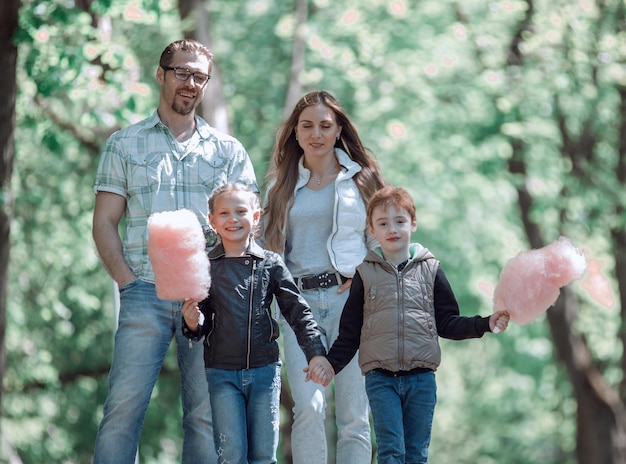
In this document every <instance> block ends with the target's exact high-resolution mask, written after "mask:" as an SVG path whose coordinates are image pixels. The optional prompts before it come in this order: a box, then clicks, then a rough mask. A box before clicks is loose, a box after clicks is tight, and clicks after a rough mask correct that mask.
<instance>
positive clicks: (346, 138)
mask: <svg viewBox="0 0 626 464" xmlns="http://www.w3.org/2000/svg"><path fill="white" fill-rule="evenodd" d="M316 105H324V106H325V107H327V108H329V109H331V110H332V111H333V113H334V114H335V119H336V122H337V125H338V126H340V127H341V135H340V137H339V139H338V140H336V141H335V147H337V148H342V149H343V150H344V151H345V152H346V153H347V154H348V156H349V157H350V158H351V159H352V160H353V161H355V162H356V163H358V164H359V165H360V166H361V170H360V171H359V172H358V173H357V174H355V176H354V178H353V179H354V182H355V183H356V185H357V187H358V189H359V192H360V193H361V198H362V200H363V202H364V203H365V204H367V202H368V201H369V198H370V197H371V196H372V194H373V193H374V192H375V191H376V190H378V189H379V188H381V187H382V186H384V185H385V181H384V179H383V175H382V173H381V172H380V169H379V167H378V163H377V162H376V160H375V159H374V156H373V154H372V153H371V151H370V150H369V149H367V148H365V147H364V146H363V143H362V142H361V138H360V137H359V134H358V132H357V130H356V128H355V127H354V126H353V125H352V122H350V119H349V118H348V115H347V114H346V112H345V110H344V109H343V107H342V106H341V105H340V104H339V102H338V101H337V100H336V99H335V98H334V97H333V96H332V95H331V94H330V93H328V92H325V91H321V92H311V93H308V94H306V95H305V96H304V97H302V98H301V99H300V100H299V101H298V103H296V106H295V108H294V109H293V111H292V112H291V115H290V116H289V117H288V118H287V120H286V121H285V122H284V123H283V124H282V126H281V127H280V128H279V129H278V132H277V133H276V142H275V144H274V150H273V152H272V160H271V162H270V168H269V170H268V174H267V178H266V181H265V184H266V185H265V186H266V187H267V185H268V184H270V183H271V182H273V186H272V187H271V189H270V190H269V191H268V194H267V206H266V209H265V211H264V215H265V217H266V221H265V245H266V246H267V248H269V249H270V250H273V251H276V252H278V253H282V252H283V251H284V249H285V231H286V229H287V217H288V213H289V209H290V208H291V206H292V205H293V200H294V195H295V192H294V191H295V188H296V183H297V181H298V163H299V161H300V158H301V157H302V155H303V154H304V152H303V150H302V148H301V147H300V145H299V144H298V141H297V140H296V134H295V128H296V126H297V125H298V120H299V119H300V114H301V113H302V111H303V110H304V109H305V108H308V107H309V106H316Z"/></svg>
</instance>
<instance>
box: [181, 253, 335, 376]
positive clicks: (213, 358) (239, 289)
mask: <svg viewBox="0 0 626 464" xmlns="http://www.w3.org/2000/svg"><path fill="white" fill-rule="evenodd" d="M209 261H210V263H211V289H210V290H209V296H208V297H207V298H206V299H205V300H203V301H202V302H200V304H199V307H200V309H201V311H202V313H203V314H204V318H205V319H204V323H203V325H201V326H200V328H199V330H198V333H197V334H193V333H191V332H190V331H189V328H188V327H187V325H186V324H185V321H184V319H183V334H184V335H185V336H187V337H188V338H190V339H192V340H200V339H201V338H202V337H205V339H204V364H205V367H207V368H209V367H212V368H218V369H249V368H252V367H260V366H265V365H267V364H270V363H274V362H278V361H279V359H280V356H279V350H278V343H277V341H276V339H277V338H278V335H279V333H278V322H277V321H276V319H275V318H274V317H273V315H272V308H271V303H272V301H273V298H274V297H276V300H277V302H278V305H277V307H278V306H280V310H281V312H282V314H283V316H284V318H285V320H286V321H287V322H288V323H289V325H290V326H291V327H292V328H293V329H294V332H295V334H296V336H297V338H298V342H299V344H300V347H301V348H302V350H303V351H304V354H305V355H306V358H307V361H310V360H311V358H312V357H313V356H315V355H326V349H325V348H324V344H323V343H322V339H321V332H320V330H321V329H320V328H319V327H318V326H317V323H316V322H315V320H314V319H313V315H312V314H311V309H310V308H309V305H308V304H307V302H306V300H305V299H304V298H303V297H302V296H301V295H300V293H299V292H298V288H297V287H296V284H295V282H294V280H293V277H292V276H291V274H290V273H289V270H288V269H287V266H286V265H285V263H284V262H283V260H282V258H281V257H280V256H279V255H278V254H277V253H274V252H272V251H269V250H264V249H263V248H261V247H260V246H259V245H258V244H256V243H255V242H254V241H251V244H250V246H249V247H248V251H247V253H246V255H245V256H241V257H235V258H232V257H226V256H225V253H224V248H223V247H222V245H221V244H220V245H217V246H216V247H215V248H214V249H213V250H211V251H210V252H209ZM275 306H276V305H275Z"/></svg>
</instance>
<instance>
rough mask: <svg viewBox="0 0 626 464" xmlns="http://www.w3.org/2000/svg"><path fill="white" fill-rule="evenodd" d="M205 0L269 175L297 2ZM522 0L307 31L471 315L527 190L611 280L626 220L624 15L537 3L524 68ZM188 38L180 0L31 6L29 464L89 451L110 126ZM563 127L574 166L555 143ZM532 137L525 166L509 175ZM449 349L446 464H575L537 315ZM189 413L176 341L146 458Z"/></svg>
mask: <svg viewBox="0 0 626 464" xmlns="http://www.w3.org/2000/svg"><path fill="white" fill-rule="evenodd" d="M81 3H89V2H81ZM207 7H208V8H209V9H210V14H211V20H212V30H211V35H212V37H213V40H214V43H213V44H212V49H213V51H214V53H215V56H216V64H217V67H218V70H219V73H220V76H221V78H222V81H223V83H224V93H225V97H226V101H227V102H228V105H229V111H230V115H231V119H232V124H233V125H232V127H233V133H234V135H235V136H236V137H238V138H239V139H240V140H241V141H242V142H243V143H244V145H245V146H246V147H247V149H248V151H249V153H250V155H251V157H252V159H253V162H254V164H255V168H256V171H257V175H258V178H259V180H260V181H262V179H263V176H264V174H265V171H266V169H267V163H268V159H269V155H270V153H271V150H272V144H273V141H274V134H275V131H276V128H277V127H278V124H279V123H280V119H281V115H282V111H283V104H284V100H285V96H286V92H287V86H288V84H289V76H290V67H291V53H292V50H291V47H292V37H293V34H294V23H295V15H294V12H293V11H292V8H293V5H291V4H290V3H289V2H271V1H267V0H265V1H263V0H261V1H245V0H233V1H228V2H219V1H212V2H208V3H207ZM527 7H528V5H527V4H526V3H525V2H523V1H519V2H488V1H485V0H467V1H464V2H453V1H444V2H442V1H438V0H425V1H421V2H409V1H406V0H400V1H394V2H389V1H383V0H347V1H345V2H339V3H333V2H330V1H328V0H314V1H312V2H309V17H308V23H307V25H306V28H305V30H304V31H302V33H303V34H304V36H305V39H306V46H307V52H306V69H305V71H304V73H303V75H302V76H301V82H302V84H303V86H304V88H305V91H308V90H312V89H326V90H329V91H331V92H332V93H333V94H335V95H336V96H337V97H338V98H339V99H340V100H341V101H342V103H343V104H344V106H345V107H346V108H347V110H348V112H349V113H350V115H351V116H352V118H353V120H354V122H355V124H356V126H357V128H358V129H359V130H360V132H361V134H362V136H363V139H364V141H365V143H366V145H367V146H368V147H370V148H371V149H372V150H373V151H374V152H375V153H376V154H377V157H378V160H379V163H380V164H381V167H382V169H383V172H384V174H385V176H386V178H387V180H388V181H390V182H391V183H393V184H396V185H400V186H404V187H406V188H407V189H409V190H410V192H411V193H412V194H413V195H414V198H415V200H416V202H417V205H418V231H417V232H416V234H415V240H417V241H420V242H421V243H423V244H424V245H425V246H427V247H428V248H430V249H431V250H432V251H433V252H434V253H435V255H436V256H437V257H438V258H439V259H440V260H441V262H442V266H443V267H444V269H445V270H446V273H447V274H448V276H449V278H450V281H451V283H452V285H453V288H454V289H455V293H456V295H457V298H458V300H459V302H460V305H461V310H462V314H464V315H473V314H483V315H486V314H488V313H489V311H490V307H491V300H490V295H491V293H490V292H491V290H492V289H493V286H494V285H495V283H496V282H497V279H498V275H499V271H500V269H501V268H502V266H503V265H504V264H505V262H506V260H507V259H509V258H510V257H512V256H514V255H515V254H516V253H517V252H518V251H520V250H522V249H525V248H527V247H528V244H527V243H526V242H525V238H524V233H523V230H522V225H521V221H520V219H519V211H518V210H517V206H516V201H517V198H516V188H518V187H521V186H526V187H527V188H528V189H529V191H530V193H531V194H532V195H533V198H534V199H535V208H534V210H533V211H532V217H533V218H534V219H535V220H536V221H537V222H538V223H539V224H540V226H541V228H542V231H543V234H544V236H545V239H546V240H547V241H551V240H553V239H555V238H556V237H557V236H558V235H559V234H561V233H565V234H567V235H568V236H570V237H571V238H572V240H573V241H574V242H575V243H577V244H580V245H581V246H582V247H584V248H585V250H586V252H587V253H588V255H589V256H591V257H597V258H598V260H599V261H600V262H601V263H602V264H603V265H604V271H603V272H604V275H607V276H609V277H610V276H611V275H612V273H613V266H614V263H613V261H612V257H611V245H610V237H609V236H608V235H607V229H606V224H607V223H610V224H618V225H619V224H620V221H622V222H621V227H624V223H623V222H624V218H623V217H618V216H616V213H615V210H616V206H618V205H624V204H626V198H625V197H624V195H625V194H624V188H623V185H621V184H620V183H619V182H617V180H616V176H615V166H616V156H617V147H618V144H619V140H620V137H621V134H620V133H619V128H618V127H617V126H616V124H615V121H616V120H617V112H618V104H619V99H618V97H619V95H618V90H619V89H620V87H619V86H620V85H624V83H625V82H626V78H625V77H624V71H623V69H624V68H623V64H624V59H625V58H626V57H624V51H623V50H624V49H625V48H624V36H623V33H622V34H618V33H617V32H616V30H617V25H616V24H615V23H614V20H613V19H612V18H613V17H614V16H615V14H613V13H615V12H614V11H605V12H603V14H600V12H599V11H597V10H596V9H594V8H595V7H593V6H592V4H589V3H585V4H583V3H581V4H571V2H561V1H554V2H535V9H536V11H535V15H534V16H533V18H534V19H533V23H532V27H530V28H528V29H527V30H526V31H525V32H524V33H523V34H522V39H523V40H522V43H521V46H520V50H521V53H522V55H523V58H524V62H523V63H522V64H520V65H513V64H511V63H510V62H508V61H507V60H508V59H509V58H510V55H509V54H510V49H509V44H510V43H511V40H512V37H513V34H514V33H515V31H516V30H517V27H518V26H519V24H520V21H521V20H522V19H523V18H524V15H525V13H526V9H527ZM622 7H623V6H622ZM606 8H607V9H610V8H619V6H618V5H617V3H610V4H607V5H606ZM622 17H623V16H622ZM180 30H181V25H180V18H179V17H178V12H177V10H176V5H175V4H174V3H173V2H169V1H156V0H154V1H149V0H144V1H138V2H131V3H129V2H124V1H122V0H106V1H105V0H96V1H94V2H91V4H90V10H89V11H83V10H80V9H79V8H78V7H77V6H76V5H74V2H66V1H60V0H40V1H37V2H34V1H24V2H23V6H22V9H21V11H20V30H19V32H18V34H17V36H16V41H17V44H18V47H19V66H20V68H19V71H18V76H17V77H18V84H19V95H18V102H17V105H18V106H17V109H18V116H17V117H18V121H17V123H18V124H17V131H16V134H15V142H16V163H15V173H14V179H13V190H14V194H15V222H14V223H13V226H12V235H11V239H12V250H11V268H10V269H11V276H10V286H9V301H8V311H7V313H8V314H7V317H8V328H7V334H6V337H7V338H6V344H7V350H8V365H7V372H6V376H5V379H4V382H5V389H6V395H5V396H4V403H3V405H2V406H3V417H2V430H3V436H4V440H5V441H7V442H8V443H10V444H11V445H12V446H13V447H14V449H15V450H16V451H17V452H18V453H19V455H20V457H21V458H22V460H23V461H24V462H25V463H31V462H32V463H35V462H88V461H89V459H90V456H91V452H92V447H93V441H94V439H95V433H96V430H97V426H98V423H99V420H100V417H101V411H102V403H103V401H104V398H105V396H106V388H107V385H106V383H107V379H106V375H107V371H108V366H109V363H110V357H111V351H112V346H113V338H112V337H113V331H114V322H113V319H114V315H113V313H114V310H113V292H112V287H111V283H110V279H109V278H108V276H107V275H106V273H105V272H104V270H103V269H102V266H101V265H100V263H99V261H98V258H97V256H96V253H95V250H94V246H93V243H92V239H91V214H92V208H93V191H92V184H93V176H94V173H95V170H96V166H97V161H98V156H99V149H100V147H101V146H102V144H103V142H104V140H105V139H106V137H107V136H108V135H109V134H110V133H111V132H112V131H114V130H116V129H117V128H120V127H123V126H126V125H127V124H129V123H132V122H135V121H137V120H139V119H141V118H144V117H146V116H148V115H149V114H150V113H151V112H152V111H153V110H154V108H155V106H156V103H157V98H158V86H157V85H156V83H155V81H154V72H155V68H156V63H157V61H158V57H159V54H160V52H161V50H162V49H163V47H164V46H165V45H166V44H167V43H169V42H170V41H171V40H174V39H176V38H178V37H179V35H180ZM209 85H210V84H209ZM559 118H562V121H563V124H562V125H559ZM589 121H591V127H590V129H592V132H593V134H594V135H595V137H597V140H598V144H597V145H596V146H595V147H594V148H593V156H589V157H584V156H583V155H585V154H588V153H585V152H584V149H585V147H586V145H584V143H582V141H581V140H579V138H580V136H581V134H583V133H584V131H585V128H586V124H588V123H589ZM564 128H565V132H564ZM564 134H567V135H568V136H570V137H572V141H571V142H572V143H574V144H575V145H576V146H577V147H579V149H580V150H581V157H580V159H581V160H584V162H583V161H581V165H577V164H575V163H573V162H572V161H571V160H567V159H565V158H564V157H563V156H562V150H563V147H564V144H565V141H564ZM519 141H523V143H525V144H526V147H527V150H526V152H525V153H524V161H525V163H526V167H527V178H524V177H521V176H520V175H515V176H513V175H511V174H509V173H508V163H509V161H510V159H511V156H512V155H513V152H514V146H515V144H516V143H517V142H519ZM583 141H584V140H583ZM560 211H562V212H563V214H559V212H560ZM610 284H611V285H612V287H614V286H615V285H614V282H613V281H612V280H611V281H610ZM576 290H577V293H578V295H579V298H580V300H581V308H580V321H579V326H580V330H581V331H583V332H585V335H586V336H587V337H588V340H589V342H590V344H591V347H592V350H593V351H594V354H595V355H596V356H597V358H598V359H599V360H600V361H601V365H602V366H604V367H605V369H606V378H607V379H608V381H609V382H612V383H617V382H619V381H620V380H621V377H622V376H623V375H622V372H621V368H620V365H619V363H620V356H621V354H620V353H621V352H620V347H619V343H618V340H617V338H616V336H615V334H616V333H617V332H618V327H619V324H620V321H619V317H618V315H617V314H616V313H617V311H615V308H614V307H609V308H607V307H604V306H602V305H601V304H599V303H598V301H597V300H596V299H594V298H593V296H591V295H589V294H587V293H585V292H584V290H583V289H582V288H581V287H580V286H577V287H576ZM609 306H610V305H609ZM599 312H600V313H601V316H602V317H600V318H598V317H597V314H598V313H599ZM442 349H443V352H444V355H443V364H442V367H441V369H440V370H439V372H438V382H439V402H438V405H437V409H436V415H435V422H434V429H433V442H432V446H431V454H432V460H433V462H457V463H468V464H469V463H476V462H480V463H496V462H507V463H520V464H524V463H527V462H543V463H571V462H574V457H573V456H574V454H573V449H574V447H575V406H576V405H575V404H574V403H573V400H572V398H571V391H570V387H569V385H568V384H567V382H566V379H565V377H564V375H563V372H562V370H561V369H560V368H558V364H557V363H556V362H555V360H554V354H553V353H552V346H551V344H550V342H549V335H548V333H547V331H546V327H545V324H544V322H543V320H542V319H540V320H539V321H537V322H536V323H534V324H531V325H528V326H523V327H516V326H514V327H511V329H510V331H509V332H507V333H505V334H503V335H501V336H498V337H493V336H489V335H487V336H485V337H484V338H483V339H481V340H468V341H463V342H449V341H444V342H443V343H442ZM468 367H469V368H468ZM164 411H165V412H167V413H166V414H164V413H163V412H164ZM180 416H181V413H180V407H179V398H178V376H177V374H176V362H175V353H174V349H172V350H171V353H169V356H168V359H167V362H166V366H165V369H164V372H163V374H162V376H161V378H160V380H159V383H158V384H157V388H156V389H155V392H154V395H153V401H152V402H151V404H150V407H149V409H148V413H147V416H146V421H145V424H144V433H143V436H142V442H141V445H140V453H141V462H155V463H156V462H159V463H167V462H179V461H180V456H179V454H180V442H181V435H182V433H181V430H180ZM451 443H454V446H450V444H451ZM2 458H3V456H0V461H2Z"/></svg>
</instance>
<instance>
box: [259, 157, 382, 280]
mask: <svg viewBox="0 0 626 464" xmlns="http://www.w3.org/2000/svg"><path fill="white" fill-rule="evenodd" d="M335 156H336V157H337V160H338V161H339V164H340V165H341V166H342V169H341V170H340V171H339V174H338V175H337V179H335V205H334V207H333V229H332V232H331V234H330V237H328V241H327V242H326V248H327V250H328V255H329V256H330V261H331V263H332V264H333V267H334V268H335V269H336V270H337V271H339V273H340V274H341V275H343V276H344V277H348V278H352V276H354V271H355V269H356V267H357V266H358V265H359V264H361V262H362V261H363V258H365V255H366V254H367V252H368V250H369V249H370V248H373V247H374V246H376V245H378V242H377V241H376V239H374V238H372V237H371V236H370V234H369V231H368V227H367V212H366V208H365V203H364V202H363V199H362V198H361V192H359V189H358V187H357V185H356V183H355V182H354V180H353V179H352V178H353V177H354V175H355V174H356V173H357V172H359V171H360V170H361V166H360V165H359V164H358V163H356V162H354V161H353V160H352V159H351V158H350V157H349V156H348V154H347V153H346V152H345V151H343V150H342V149H340V148H335ZM310 176H311V171H309V170H308V169H307V168H305V167H304V156H303V157H301V158H300V163H299V175H298V182H297V183H296V189H295V191H296V192H297V191H298V190H299V189H301V188H302V187H304V186H305V185H306V184H307V182H308V181H309V178H310ZM270 188H271V187H270Z"/></svg>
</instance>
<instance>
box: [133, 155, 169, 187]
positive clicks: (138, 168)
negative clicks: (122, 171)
mask: <svg viewBox="0 0 626 464" xmlns="http://www.w3.org/2000/svg"><path fill="white" fill-rule="evenodd" d="M128 170H129V173H128V176H127V178H128V179H129V180H130V182H129V186H128V191H129V194H130V195H131V196H132V195H142V194H145V193H149V192H153V191H155V190H158V186H160V185H161V184H162V183H163V182H164V180H168V179H170V178H171V177H172V173H173V171H174V169H173V166H172V161H171V159H170V157H169V156H167V153H164V152H153V153H135V154H132V155H131V156H130V157H129V161H128Z"/></svg>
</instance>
